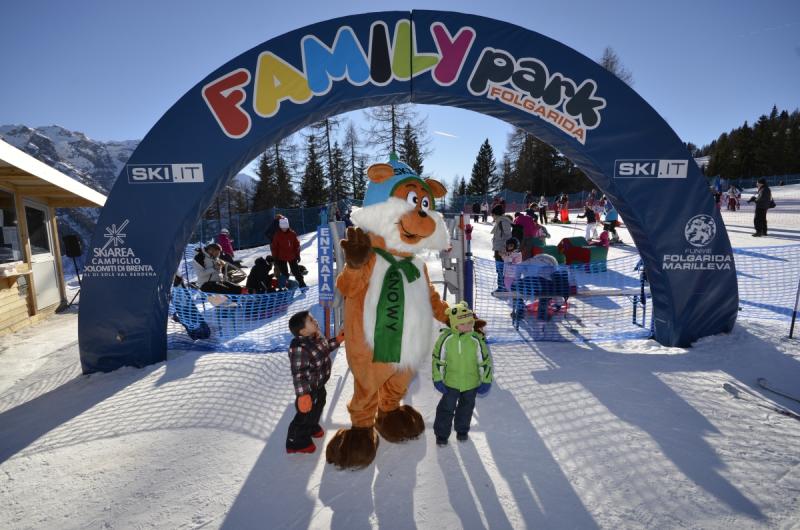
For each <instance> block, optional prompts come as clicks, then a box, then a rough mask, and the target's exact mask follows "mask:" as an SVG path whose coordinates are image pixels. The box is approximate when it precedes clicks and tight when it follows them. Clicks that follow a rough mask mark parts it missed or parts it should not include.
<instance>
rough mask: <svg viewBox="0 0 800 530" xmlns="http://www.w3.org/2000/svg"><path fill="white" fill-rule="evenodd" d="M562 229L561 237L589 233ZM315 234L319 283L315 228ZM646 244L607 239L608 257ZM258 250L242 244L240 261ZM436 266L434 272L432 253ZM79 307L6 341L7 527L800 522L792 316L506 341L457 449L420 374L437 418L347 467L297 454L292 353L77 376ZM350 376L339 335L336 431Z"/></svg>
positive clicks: (309, 246) (333, 397)
mask: <svg viewBox="0 0 800 530" xmlns="http://www.w3.org/2000/svg"><path fill="white" fill-rule="evenodd" d="M549 228H550V230H551V233H552V234H553V238H554V240H556V241H558V240H559V239H560V238H561V237H566V236H568V235H573V232H574V234H575V235H578V233H582V232H583V227H582V226H581V225H578V226H577V227H573V226H566V227H564V226H555V227H554V226H553V225H550V227H549ZM489 229H490V226H488V225H479V226H478V227H477V228H476V230H475V232H474V240H473V251H474V252H475V253H476V254H477V255H478V256H482V257H487V258H488V257H491V251H490V245H489V242H490V239H491V236H490V234H489ZM626 236H627V234H626V233H625V232H624V231H623V232H622V237H623V239H626V240H627V241H630V238H629V237H627V238H626ZM732 239H734V245H735V246H743V245H755V244H759V245H768V244H769V245H771V244H785V243H786V241H784V240H783V239H777V238H775V239H773V238H761V239H760V240H759V238H751V237H749V236H745V235H744V234H742V235H741V237H740V236H739V235H738V234H733V235H732ZM739 239H741V241H739ZM302 241H303V246H304V250H303V255H302V261H303V263H304V264H305V265H306V266H307V267H308V268H309V269H310V270H311V273H310V275H309V278H313V277H314V274H315V270H314V269H315V264H314V258H315V253H316V247H315V241H314V236H313V235H308V236H304V237H303V240H302ZM793 242H794V241H789V243H793ZM634 251H635V250H634V249H633V248H632V247H614V248H612V255H611V256H610V257H614V255H615V254H617V253H618V255H623V254H624V253H627V252H634ZM264 252H265V249H263V248H262V249H251V250H250V251H246V252H243V253H242V256H237V257H244V259H245V264H249V263H252V260H254V259H255V257H256V256H258V255H262V254H263V253H264ZM427 261H428V266H429V268H430V270H431V272H432V276H434V278H435V277H436V276H437V275H438V274H440V269H439V265H438V258H437V257H436V256H433V255H431V256H428V260H427ZM310 283H311V282H310ZM76 317H77V315H76V313H75V312H74V311H71V312H69V313H66V314H63V315H57V316H54V317H53V318H51V319H48V320H46V321H44V322H42V323H40V324H38V325H36V326H33V327H30V328H27V329H25V330H23V331H21V332H18V333H17V334H15V335H12V336H3V337H0V477H2V480H0V498H2V499H3V502H2V503H0V527H2V528H58V529H64V528H138V527H148V528H149V527H155V528H232V529H233V528H235V529H239V528H341V529H358V528H376V527H383V528H402V529H405V528H414V527H416V528H435V529H442V528H470V529H471V528H492V529H494V528H514V529H516V528H581V529H583V528H609V529H617V528H626V529H627V528H634V529H636V528H641V529H650V528H678V527H692V528H725V529H727V528H737V529H738V528H798V527H799V526H798V524H800V523H798V521H800V499H798V496H800V452H798V450H797V448H798V447H800V421H796V420H794V419H792V418H789V417H786V416H784V415H781V414H778V413H775V412H773V411H771V410H768V408H765V407H763V406H761V405H764V404H766V403H767V401H765V399H769V400H770V402H769V403H775V404H777V405H780V406H783V407H788V408H790V409H792V410H794V411H796V412H800V403H797V402H793V401H791V400H789V399H785V398H782V397H780V396H776V395H768V392H767V391H765V390H763V389H761V388H760V387H758V385H757V384H756V381H757V379H758V378H759V377H766V378H767V379H769V380H770V382H771V383H773V384H775V385H776V386H778V387H781V388H783V389H786V390H788V391H790V392H791V393H793V394H800V345H799V344H798V342H797V341H790V340H788V339H786V338H785V336H786V331H787V329H786V325H785V322H779V321H774V322H771V321H764V320H762V321H740V322H739V323H738V324H737V326H736V328H735V330H734V331H733V333H731V334H729V335H720V336H715V337H708V338H705V339H702V340H701V341H699V342H698V343H697V344H696V345H695V346H694V347H693V348H691V349H681V348H666V347H662V346H660V345H658V344H657V343H655V342H653V341H641V340H637V341H616V342H615V341H605V342H603V343H601V344H592V343H535V342H532V343H529V344H528V345H527V346H525V347H520V345H519V344H514V345H497V346H495V348H494V349H493V356H494V363H495V377H496V380H495V384H494V386H493V388H492V390H491V392H490V393H489V395H488V396H487V397H485V398H483V399H479V400H478V403H477V405H476V412H475V417H474V419H473V424H472V431H471V433H470V436H471V440H470V441H469V442H467V443H458V442H456V441H455V439H454V437H453V438H451V441H450V445H449V446H447V447H444V448H439V447H437V446H436V445H435V443H434V439H433V435H432V423H433V418H434V415H435V408H436V404H437V402H438V396H439V394H438V393H436V392H435V390H434V389H433V387H432V385H431V383H430V375H429V373H428V372H427V369H423V370H422V373H421V374H420V375H419V376H418V377H417V378H416V379H415V380H414V382H413V384H412V385H411V388H410V390H409V394H408V397H407V400H406V401H407V402H409V403H411V404H413V405H414V407H416V408H417V409H418V410H420V412H421V413H422V414H423V416H424V418H425V421H426V425H427V427H428V428H427V430H426V432H425V434H424V435H423V436H422V437H421V438H420V439H418V440H415V441H411V442H407V443H405V444H401V445H393V444H389V443H387V442H385V441H381V445H380V447H379V450H378V456H377V458H376V461H375V463H374V464H373V465H372V466H370V467H369V468H367V469H365V470H362V471H356V472H353V471H338V470H336V469H334V468H333V467H331V466H328V465H326V464H325V461H324V455H323V454H322V453H323V451H322V450H321V449H322V448H323V447H324V446H323V445H322V444H319V445H320V450H318V451H317V453H316V454H314V455H310V456H306V455H303V456H299V455H292V456H287V455H286V454H285V452H284V442H285V435H286V429H287V427H288V424H289V422H290V421H291V418H292V416H293V414H294V408H293V405H292V400H293V390H292V385H291V376H290V372H289V365H288V358H287V357H286V356H285V355H283V354H269V355H264V354H242V353H200V352H173V353H172V354H171V356H170V359H169V361H168V362H166V363H161V364H158V365H154V366H149V367H146V368H143V369H133V368H125V369H121V370H118V371H116V372H113V373H110V374H95V375H92V376H88V377H85V376H80V375H79V366H78V363H77V359H78V349H77V342H76V341H77V333H76V330H77V318H76ZM487 332H488V333H489V334H490V335H491V333H492V330H491V329H490V330H487ZM426 368H427V367H426ZM729 382H733V383H735V384H737V385H740V386H743V387H746V388H749V389H751V390H752V392H754V393H755V394H756V395H758V396H760V397H753V396H751V397H750V399H749V400H747V399H735V398H733V397H732V396H731V395H730V394H728V393H727V392H725V391H724V390H723V388H722V386H723V384H725V383H729ZM352 384H353V380H352V376H351V374H350V372H349V370H348V368H347V364H346V362H345V356H344V351H343V350H340V351H339V352H338V353H337V355H336V358H335V361H334V367H333V375H332V378H331V380H330V382H329V383H328V385H327V389H328V401H329V404H328V406H327V407H326V410H325V412H324V414H323V426H324V428H325V429H326V431H328V432H327V433H326V437H325V439H324V440H325V441H327V440H328V439H330V437H331V436H332V433H333V432H334V431H335V430H336V429H337V428H340V427H346V426H347V425H349V416H348V413H347V409H346V405H347V402H348V400H349V398H350V396H351V394H352ZM769 406H772V405H771V404H770V405H769Z"/></svg>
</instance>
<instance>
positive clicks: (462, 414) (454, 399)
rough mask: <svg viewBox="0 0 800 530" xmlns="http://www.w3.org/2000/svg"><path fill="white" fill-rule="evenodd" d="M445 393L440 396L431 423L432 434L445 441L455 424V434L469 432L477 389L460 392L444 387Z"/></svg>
mask: <svg viewBox="0 0 800 530" xmlns="http://www.w3.org/2000/svg"><path fill="white" fill-rule="evenodd" d="M445 388H446V389H447V392H445V394H444V395H442V399H441V400H440V401H439V405H438V406H437V407H436V419H435V420H434V421H433V432H434V434H436V437H437V438H445V439H447V438H448V437H449V436H450V432H451V431H452V429H453V427H454V425H453V424H454V423H455V429H456V433H467V432H469V424H470V422H471V421H472V411H473V409H475V396H476V394H477V393H478V389H477V388H473V389H472V390H467V391H466V392H461V391H459V390H458V389H456V388H451V387H449V386H446V387H445Z"/></svg>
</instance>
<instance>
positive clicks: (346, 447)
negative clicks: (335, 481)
mask: <svg viewBox="0 0 800 530" xmlns="http://www.w3.org/2000/svg"><path fill="white" fill-rule="evenodd" d="M379 441H380V439H379V438H378V433H376V432H375V429H373V428H372V427H352V428H350V429H339V431H338V432H337V433H336V434H335V435H334V436H333V439H331V441H330V442H329V443H328V447H327V449H326V450H325V459H326V460H327V461H328V463H329V464H333V465H335V466H336V467H339V468H342V469H360V468H362V467H367V466H368V465H370V464H371V463H372V461H373V460H375V454H376V453H377V452H378V442H379Z"/></svg>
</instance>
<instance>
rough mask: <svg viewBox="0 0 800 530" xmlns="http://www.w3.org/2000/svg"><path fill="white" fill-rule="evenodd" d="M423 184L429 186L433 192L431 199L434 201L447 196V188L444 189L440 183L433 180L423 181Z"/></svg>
mask: <svg viewBox="0 0 800 530" xmlns="http://www.w3.org/2000/svg"><path fill="white" fill-rule="evenodd" d="M425 183H426V184H427V185H428V186H430V188H431V191H432V192H433V197H434V198H435V199H441V198H442V197H444V196H445V195H447V188H445V187H444V186H443V185H442V183H441V182H439V181H438V180H433V179H425Z"/></svg>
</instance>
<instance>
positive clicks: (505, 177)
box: [500, 154, 514, 189]
mask: <svg viewBox="0 0 800 530" xmlns="http://www.w3.org/2000/svg"><path fill="white" fill-rule="evenodd" d="M500 167H501V168H502V169H501V170H500V187H501V188H502V189H511V181H512V179H513V177H514V169H513V167H514V166H513V165H512V164H511V160H510V159H509V158H508V154H506V156H504V157H503V162H502V164H501V165H500Z"/></svg>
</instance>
